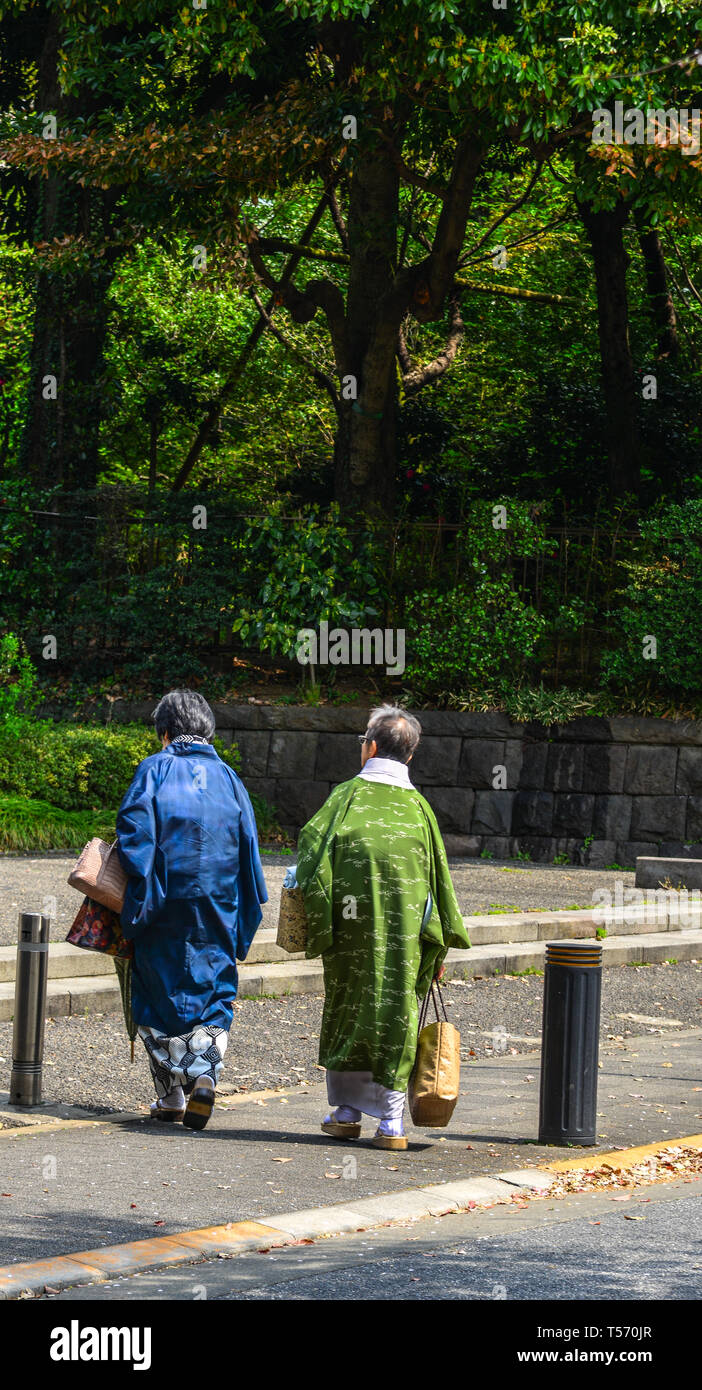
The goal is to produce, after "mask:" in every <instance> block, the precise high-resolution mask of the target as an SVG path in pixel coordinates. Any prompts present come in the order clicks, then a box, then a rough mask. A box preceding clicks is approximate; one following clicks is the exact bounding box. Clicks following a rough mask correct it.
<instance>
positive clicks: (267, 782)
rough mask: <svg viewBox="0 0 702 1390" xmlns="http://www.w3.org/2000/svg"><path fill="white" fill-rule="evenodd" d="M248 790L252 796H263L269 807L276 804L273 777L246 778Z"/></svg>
mask: <svg viewBox="0 0 702 1390" xmlns="http://www.w3.org/2000/svg"><path fill="white" fill-rule="evenodd" d="M244 782H245V785H246V790H247V792H248V793H249V795H251V794H252V793H255V794H256V796H262V797H263V800H264V801H267V802H268V804H269V806H273V805H274V804H275V802H274V798H275V782H274V780H273V778H272V777H245V778H244Z"/></svg>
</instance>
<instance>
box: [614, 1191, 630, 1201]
mask: <svg viewBox="0 0 702 1390" xmlns="http://www.w3.org/2000/svg"><path fill="white" fill-rule="evenodd" d="M612 1201H613V1202H630V1201H631V1193H630V1192H617V1194H616V1196H614V1197H612Z"/></svg>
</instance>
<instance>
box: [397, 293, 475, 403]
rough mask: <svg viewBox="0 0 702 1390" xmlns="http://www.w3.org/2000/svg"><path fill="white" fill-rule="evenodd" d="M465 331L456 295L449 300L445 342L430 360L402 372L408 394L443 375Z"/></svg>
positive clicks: (403, 382) (453, 357) (454, 355)
mask: <svg viewBox="0 0 702 1390" xmlns="http://www.w3.org/2000/svg"><path fill="white" fill-rule="evenodd" d="M464 333H465V325H464V323H463V318H462V315H461V306H460V303H459V300H458V297H456V298H455V299H453V300H452V302H451V320H450V324H449V332H448V337H447V339H446V342H445V344H444V346H443V348H442V349H441V352H439V353H437V355H436V357H435V358H434V360H433V361H432V362H427V363H426V364H425V366H423V367H415V368H414V370H410V371H408V372H406V373H404V374H403V377H402V385H403V386H404V389H405V392H406V394H408V395H411V394H414V393H415V392H416V391H421V389H422V387H423V386H427V385H428V384H429V382H430V381H436V379H437V377H440V376H443V374H444V372H445V371H446V369H447V368H448V367H450V366H451V363H452V362H453V361H454V359H455V357H456V355H457V353H458V351H459V348H460V346H461V343H462V341H463V335H464Z"/></svg>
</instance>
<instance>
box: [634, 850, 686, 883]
mask: <svg viewBox="0 0 702 1390" xmlns="http://www.w3.org/2000/svg"><path fill="white" fill-rule="evenodd" d="M667 880H670V882H671V883H672V885H673V888H687V889H688V890H689V889H691V888H702V859H668V858H663V857H662V856H661V857H660V858H659V857H658V856H645V855H642V856H639V858H638V859H637V860H636V887H637V888H660V886H661V884H663V883H665V882H666V881H667Z"/></svg>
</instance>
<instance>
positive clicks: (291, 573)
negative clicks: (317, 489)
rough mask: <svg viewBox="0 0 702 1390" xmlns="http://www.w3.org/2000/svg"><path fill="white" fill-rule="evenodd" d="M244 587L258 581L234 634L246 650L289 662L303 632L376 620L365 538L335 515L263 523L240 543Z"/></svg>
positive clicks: (369, 540)
mask: <svg viewBox="0 0 702 1390" xmlns="http://www.w3.org/2000/svg"><path fill="white" fill-rule="evenodd" d="M242 559H243V564H244V573H243V578H244V582H246V581H247V579H248V578H249V577H250V576H251V575H254V576H260V578H259V583H260V588H259V589H258V593H257V596H256V605H255V606H253V605H252V606H250V607H245V608H244V610H243V611H242V613H241V614H240V616H239V617H238V618H237V619H236V621H235V622H234V624H233V630H234V632H235V633H237V634H238V635H239V637H240V638H241V640H242V641H243V642H244V643H245V644H246V645H247V646H253V645H255V646H257V647H258V648H259V650H260V651H269V652H273V653H276V652H280V653H282V654H283V655H284V656H286V657H287V658H288V659H289V660H290V661H292V660H294V658H295V653H296V650H297V646H298V637H297V634H298V633H299V632H300V630H301V629H302V628H314V629H316V628H318V626H319V623H320V622H321V621H322V620H326V621H327V622H328V623H329V625H330V627H356V626H362V625H363V624H364V622H365V619H366V618H374V617H376V615H377V613H378V605H379V603H380V595H381V587H380V574H379V554H378V551H377V547H376V545H375V543H374V538H373V535H372V533H371V532H370V531H368V530H364V531H362V532H361V533H360V534H359V533H354V532H353V531H352V530H351V529H350V528H349V527H346V526H342V525H341V523H340V521H339V514H338V510H337V508H335V507H332V508H331V509H330V512H329V515H328V517H324V516H322V515H321V514H319V513H317V512H315V511H313V512H312V513H311V514H310V515H309V516H308V517H306V518H305V519H304V520H303V519H302V518H300V520H299V522H297V523H294V524H293V525H292V526H290V525H286V524H285V523H284V522H282V521H281V520H280V519H279V518H277V517H267V518H266V519H265V520H264V521H263V522H262V523H258V524H257V525H256V526H255V527H254V526H251V527H250V529H249V531H248V533H247V534H245V535H244V538H243V543H242Z"/></svg>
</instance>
